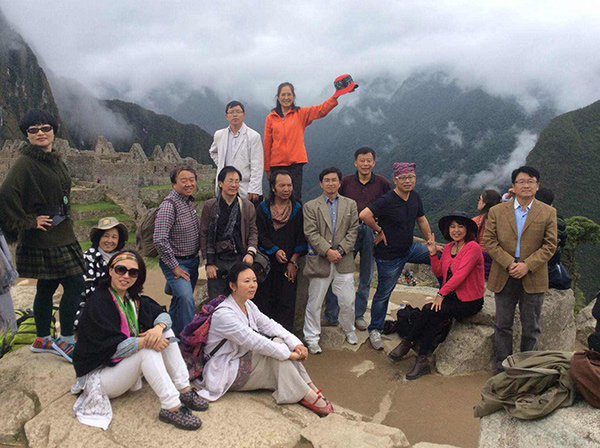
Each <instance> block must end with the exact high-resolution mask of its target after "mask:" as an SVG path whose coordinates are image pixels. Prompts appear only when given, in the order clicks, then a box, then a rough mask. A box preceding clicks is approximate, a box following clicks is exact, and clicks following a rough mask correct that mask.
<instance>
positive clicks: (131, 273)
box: [113, 264, 140, 278]
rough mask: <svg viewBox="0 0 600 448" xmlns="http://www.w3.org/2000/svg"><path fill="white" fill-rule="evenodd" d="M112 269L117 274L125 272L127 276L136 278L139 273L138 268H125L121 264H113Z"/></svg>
mask: <svg viewBox="0 0 600 448" xmlns="http://www.w3.org/2000/svg"><path fill="white" fill-rule="evenodd" d="M113 270H114V271H115V272H116V273H117V275H125V274H127V273H129V276H130V277H131V278H137V277H138V275H140V270H139V269H138V268H131V269H127V268H126V267H125V266H123V265H122V264H118V265H116V266H113Z"/></svg>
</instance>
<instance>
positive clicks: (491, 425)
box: [479, 401, 600, 448]
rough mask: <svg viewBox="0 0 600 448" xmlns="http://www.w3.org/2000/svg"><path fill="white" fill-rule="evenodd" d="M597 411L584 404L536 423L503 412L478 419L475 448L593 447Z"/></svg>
mask: <svg viewBox="0 0 600 448" xmlns="http://www.w3.org/2000/svg"><path fill="white" fill-rule="evenodd" d="M599 418H600V411H598V409H594V408H592V407H591V406H590V405H588V404H587V403H585V402H584V401H579V402H576V403H575V404H574V405H573V406H571V407H568V408H560V409H557V410H556V411H554V412H553V413H552V414H550V415H548V416H547V417H544V418H541V419H537V420H519V419H518V418H514V417H512V416H510V414H508V412H505V411H498V412H495V413H493V414H491V415H488V416H486V417H483V418H482V419H481V423H480V431H479V448H517V447H527V448H547V447H560V448H597V447H598V446H600V424H598V422H599Z"/></svg>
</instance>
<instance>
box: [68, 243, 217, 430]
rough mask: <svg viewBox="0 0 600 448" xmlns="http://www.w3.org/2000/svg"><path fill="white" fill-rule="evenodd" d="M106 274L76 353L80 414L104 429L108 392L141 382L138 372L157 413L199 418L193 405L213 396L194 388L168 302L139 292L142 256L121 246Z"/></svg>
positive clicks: (193, 423) (181, 419) (181, 422)
mask: <svg viewBox="0 0 600 448" xmlns="http://www.w3.org/2000/svg"><path fill="white" fill-rule="evenodd" d="M107 267H108V276H107V277H105V278H104V279H103V280H102V281H101V282H100V283H99V285H98V287H97V288H96V290H95V291H94V292H92V294H91V295H90V296H89V298H88V300H87V304H86V306H85V308H84V309H83V312H82V314H81V318H80V321H79V335H78V336H79V337H78V340H77V344H76V346H75V351H74V354H73V366H74V367H75V372H76V374H77V378H78V381H77V384H76V385H74V386H73V388H72V392H73V393H79V392H83V393H82V394H81V395H80V396H79V398H78V399H77V402H76V403H75V405H74V407H73V409H74V411H75V415H76V416H77V417H78V419H79V421H80V422H82V423H84V424H87V425H90V426H96V427H100V428H103V429H107V428H108V425H109V424H110V421H111V419H112V410H111V407H110V401H109V399H111V398H116V397H118V396H120V395H122V394H124V393H125V392H127V391H129V390H132V391H135V390H139V389H140V388H141V376H142V375H143V376H144V378H146V381H148V383H149V384H150V387H151V388H152V389H153V390H154V392H155V393H156V395H158V397H159V399H160V403H161V410H160V412H159V414H158V418H159V419H160V420H161V421H163V422H166V423H170V424H173V425H175V426H176V427H178V428H181V429H188V430H192V429H198V428H200V426H201V424H202V422H201V421H200V419H199V418H198V417H197V416H195V415H194V414H192V413H191V412H190V409H191V410H197V411H202V410H206V409H207V407H208V403H207V402H206V400H204V399H202V398H201V397H199V396H198V395H197V394H196V393H195V392H194V391H193V390H192V389H190V384H189V376H188V371H187V368H186V366H185V362H184V361H183V358H182V357H181V352H180V350H179V346H178V345H177V343H176V342H175V341H174V339H175V338H174V334H173V331H172V330H171V318H170V316H169V314H168V313H167V312H166V310H165V308H164V307H163V306H160V305H159V304H158V303H156V302H155V301H154V300H152V299H151V298H149V297H146V296H143V295H140V293H141V292H142V287H143V285H144V281H145V280H146V266H145V264H144V261H143V259H142V258H141V257H140V256H139V255H138V254H137V253H136V252H133V251H120V252H117V253H116V254H115V255H113V256H112V257H111V259H110V260H109V262H108V266H107Z"/></svg>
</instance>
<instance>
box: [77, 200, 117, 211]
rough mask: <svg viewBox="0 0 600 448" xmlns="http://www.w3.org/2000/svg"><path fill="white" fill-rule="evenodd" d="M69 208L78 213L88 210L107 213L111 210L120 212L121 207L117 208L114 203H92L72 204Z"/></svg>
mask: <svg viewBox="0 0 600 448" xmlns="http://www.w3.org/2000/svg"><path fill="white" fill-rule="evenodd" d="M71 208H72V209H73V210H76V211H79V212H87V211H90V210H98V211H99V210H103V211H107V212H110V211H112V210H121V207H119V206H118V205H117V204H115V203H114V202H104V201H103V202H93V203H91V204H73V205H72V206H71Z"/></svg>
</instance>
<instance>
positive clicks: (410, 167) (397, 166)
mask: <svg viewBox="0 0 600 448" xmlns="http://www.w3.org/2000/svg"><path fill="white" fill-rule="evenodd" d="M416 167H417V164H416V163H409V162H394V176H397V175H398V174H408V173H414V172H415V168H416Z"/></svg>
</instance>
